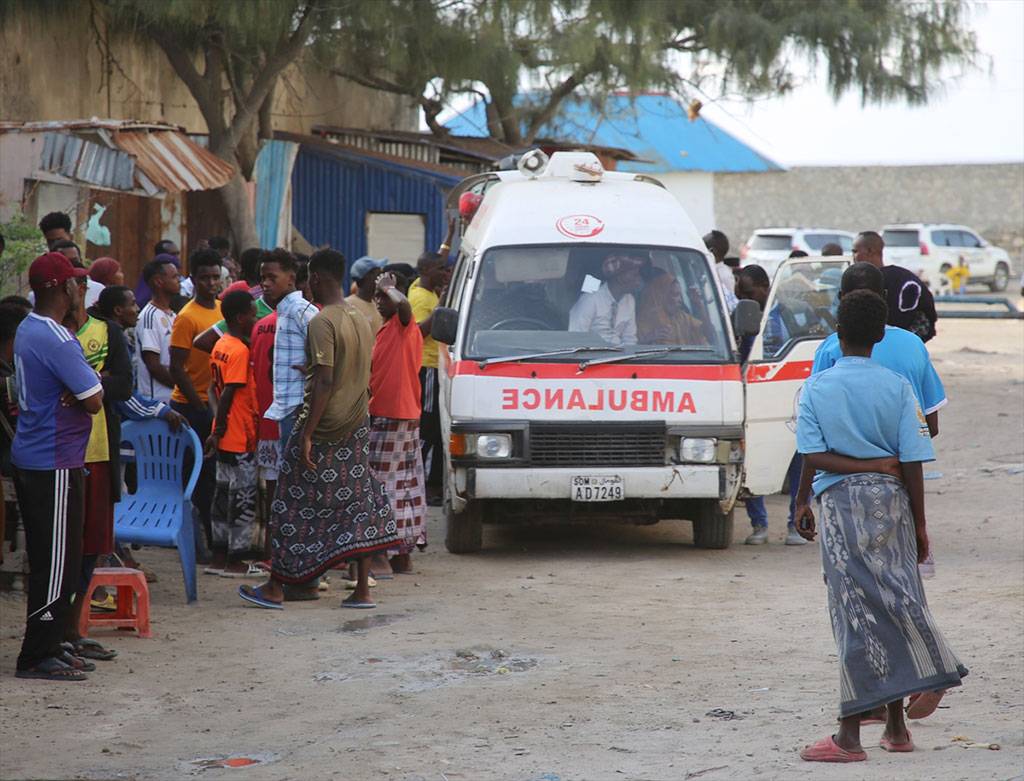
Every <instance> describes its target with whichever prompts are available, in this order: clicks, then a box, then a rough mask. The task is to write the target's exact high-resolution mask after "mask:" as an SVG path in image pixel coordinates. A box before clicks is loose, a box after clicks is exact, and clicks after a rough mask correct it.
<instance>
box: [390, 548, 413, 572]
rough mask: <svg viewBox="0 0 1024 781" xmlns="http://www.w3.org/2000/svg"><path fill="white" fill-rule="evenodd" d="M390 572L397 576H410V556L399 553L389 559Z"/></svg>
mask: <svg viewBox="0 0 1024 781" xmlns="http://www.w3.org/2000/svg"><path fill="white" fill-rule="evenodd" d="M391 571H392V572H394V573H396V574H398V575H410V574H412V556H410V555H409V554H408V553H399V554H398V555H397V556H392V557H391Z"/></svg>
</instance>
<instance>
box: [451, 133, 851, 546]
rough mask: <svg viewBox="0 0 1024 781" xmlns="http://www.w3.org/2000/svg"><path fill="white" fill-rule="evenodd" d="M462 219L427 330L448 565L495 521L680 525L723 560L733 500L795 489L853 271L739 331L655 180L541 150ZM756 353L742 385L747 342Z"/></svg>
mask: <svg viewBox="0 0 1024 781" xmlns="http://www.w3.org/2000/svg"><path fill="white" fill-rule="evenodd" d="M449 202H450V204H451V205H452V206H453V208H454V205H455V204H456V203H457V204H458V209H459V214H460V220H461V224H460V234H461V242H460V245H459V251H458V256H457V261H456V264H455V267H454V270H453V272H452V278H451V281H450V283H449V286H448V290H447V294H446V296H445V298H444V299H443V301H442V304H443V305H442V306H441V307H439V308H438V309H437V310H436V311H435V313H434V318H433V321H432V331H431V333H432V335H433V336H434V338H435V339H436V340H437V341H438V342H440V343H441V351H440V352H441V357H440V361H439V368H438V376H439V383H440V386H439V387H440V412H441V423H442V430H443V436H444V438H445V442H446V452H445V470H444V474H445V481H446V484H445V501H444V512H445V516H446V523H447V534H446V546H447V548H448V550H450V551H451V552H453V553H470V552H474V551H477V550H479V549H480V548H481V545H482V539H483V537H482V526H483V524H484V523H485V522H486V523H523V522H551V521H571V522H587V521H608V520H614V521H620V522H625V523H636V524H650V523H657V522H658V521H661V520H687V521H690V522H692V523H693V539H694V543H695V545H696V546H697V547H700V548H726V547H728V546H729V544H730V543H731V541H732V537H733V514H734V507H735V505H736V503H737V500H738V499H739V498H740V497H741V496H742V495H745V494H750V495H765V494H772V493H777V492H779V491H780V490H781V489H782V487H783V482H784V479H785V474H786V470H787V466H788V464H789V462H790V459H791V457H792V456H793V454H794V450H795V422H794V421H795V408H796V407H795V405H796V399H797V393H798V391H799V387H800V385H801V384H802V382H803V380H804V379H805V378H806V377H807V376H808V375H809V374H810V369H811V362H812V360H813V355H814V350H815V349H816V347H817V345H818V343H819V342H820V340H821V339H823V338H824V337H825V336H827V335H828V334H829V333H831V332H832V330H834V322H835V320H834V316H835V307H836V293H837V291H838V283H839V276H841V274H842V269H843V267H844V266H845V265H846V263H847V261H844V260H843V259H841V258H833V259H820V258H819V259H815V258H810V259H802V260H801V261H798V262H796V263H794V262H790V263H788V264H786V265H784V266H783V267H782V268H781V269H780V271H779V272H778V274H777V275H776V282H775V285H774V286H773V292H772V295H771V298H770V300H769V302H768V305H767V308H766V312H767V314H765V315H764V316H762V314H761V311H760V307H759V306H758V305H757V303H756V302H753V301H741V302H740V304H739V306H738V307H737V308H736V309H735V311H734V312H733V315H732V317H730V316H729V313H728V310H727V308H726V305H725V300H724V294H723V291H722V289H721V287H720V283H719V282H718V281H717V279H716V274H715V269H714V263H713V260H712V258H711V257H710V256H709V255H708V254H707V252H706V250H705V248H704V243H703V241H702V239H701V236H700V234H699V233H698V231H697V230H696V228H695V227H694V225H693V223H692V222H691V220H690V219H689V217H688V216H687V214H686V212H685V211H684V210H683V208H682V206H681V205H680V204H679V202H678V201H677V200H676V199H675V198H674V197H673V196H672V195H671V194H670V193H669V192H668V191H667V190H665V189H664V187H663V186H662V185H661V184H660V183H659V182H658V181H657V180H655V179H653V178H651V177H649V176H645V175H638V174H635V173H625V172H617V171H606V170H605V169H604V167H603V166H602V164H601V162H600V160H599V159H598V158H597V157H596V156H595V155H593V154H590V153H583V152H556V153H555V154H553V155H552V156H551V157H550V159H548V158H547V157H546V156H545V155H544V154H543V153H542V152H540V151H539V150H534V151H533V152H530V153H528V154H527V155H525V156H524V157H523V158H522V159H520V160H519V163H518V168H517V170H511V171H498V172H492V173H484V174H478V175H475V176H471V177H469V178H468V179H466V180H464V181H463V182H462V183H460V185H458V186H457V187H456V188H455V189H454V190H453V192H452V193H451V195H450V201H449ZM755 335H756V338H755V341H754V344H753V347H752V349H751V353H750V360H749V361H748V363H747V365H746V366H745V367H741V365H740V362H739V358H738V355H737V349H736V344H737V341H736V340H737V338H741V339H742V338H743V337H745V336H747V337H753V336H755ZM744 372H745V373H744Z"/></svg>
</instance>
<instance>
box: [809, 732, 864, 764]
mask: <svg viewBox="0 0 1024 781" xmlns="http://www.w3.org/2000/svg"><path fill="white" fill-rule="evenodd" d="M867 758H868V755H867V752H865V751H847V750H846V749H845V748H843V747H842V746H840V745H839V744H838V743H836V741H835V736H833V735H829V736H828V737H827V738H822V739H821V740H819V741H818V742H817V743H812V744H811V745H810V746H804V748H802V749H801V750H800V759H802V760H804V761H805V762H863V761H864V760H865V759H867Z"/></svg>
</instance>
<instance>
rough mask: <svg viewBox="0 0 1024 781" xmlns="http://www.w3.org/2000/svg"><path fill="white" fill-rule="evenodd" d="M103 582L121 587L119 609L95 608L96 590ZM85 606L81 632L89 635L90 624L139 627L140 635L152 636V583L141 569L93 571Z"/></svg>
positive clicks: (111, 627)
mask: <svg viewBox="0 0 1024 781" xmlns="http://www.w3.org/2000/svg"><path fill="white" fill-rule="evenodd" d="M100 586H113V587H115V588H116V589H117V610H115V611H114V612H113V613H105V612H95V613H94V612H92V610H91V608H90V603H91V602H92V595H93V592H95V591H96V589H97V588H99V587H100ZM84 599H85V606H84V608H85V609H84V610H82V615H81V618H80V619H79V620H78V633H79V634H80V635H81V636H82V637H88V636H89V627H90V626H93V627H103V628H109V629H123V628H127V629H137V630H138V632H139V637H152V636H153V633H152V632H151V631H150V629H149V586H148V585H147V584H146V576H145V575H144V574H143V572H142V571H141V570H137V569H128V568H127V567H99V568H97V569H96V570H94V571H93V573H92V580H91V581H89V589H88V591H86V593H85V596H84Z"/></svg>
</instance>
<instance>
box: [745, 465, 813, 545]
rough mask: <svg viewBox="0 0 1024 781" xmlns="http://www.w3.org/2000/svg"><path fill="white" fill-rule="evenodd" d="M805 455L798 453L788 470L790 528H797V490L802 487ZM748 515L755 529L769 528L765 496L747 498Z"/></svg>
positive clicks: (788, 524)
mask: <svg viewBox="0 0 1024 781" xmlns="http://www.w3.org/2000/svg"><path fill="white" fill-rule="evenodd" d="M803 463H804V460H803V457H802V456H801V455H800V454H799V453H796V454H795V455H794V456H793V459H792V460H791V461H790V462H789V469H788V470H786V479H787V480H788V481H789V522H788V523H787V524H786V525H787V527H788V528H790V529H795V528H796V524H795V523H794V522H793V516H794V515H795V514H796V492H797V490H798V489H799V488H800V471H801V470H802V469H803ZM746 505H747V517H748V518H749V519H750V525H751V526H753V527H754V528H755V529H767V528H768V508H766V507H765V506H764V497H763V496H752V497H750V498H749V499H747V500H746Z"/></svg>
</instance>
